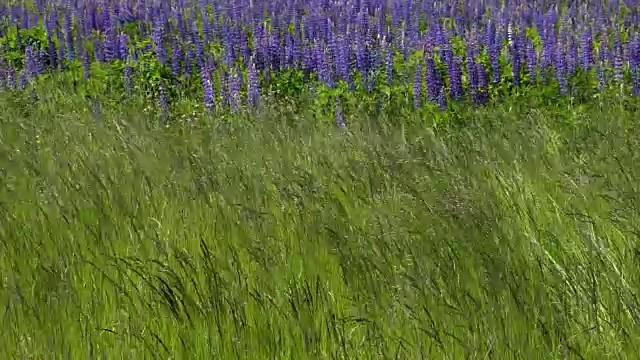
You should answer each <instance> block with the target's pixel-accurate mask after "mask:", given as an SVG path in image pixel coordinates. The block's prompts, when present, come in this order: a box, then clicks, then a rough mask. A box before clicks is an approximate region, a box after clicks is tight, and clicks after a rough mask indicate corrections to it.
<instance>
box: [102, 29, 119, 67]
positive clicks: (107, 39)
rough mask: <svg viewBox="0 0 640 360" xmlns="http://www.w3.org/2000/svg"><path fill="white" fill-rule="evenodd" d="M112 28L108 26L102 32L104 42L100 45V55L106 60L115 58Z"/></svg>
mask: <svg viewBox="0 0 640 360" xmlns="http://www.w3.org/2000/svg"><path fill="white" fill-rule="evenodd" d="M113 31H114V30H113V29H111V28H109V29H108V30H107V32H106V33H105V34H104V42H103V46H102V57H103V60H104V61H106V62H109V61H112V60H113V59H115V58H116V51H117V49H116V44H115V41H114V40H115V36H114V35H115V34H114V32H113Z"/></svg>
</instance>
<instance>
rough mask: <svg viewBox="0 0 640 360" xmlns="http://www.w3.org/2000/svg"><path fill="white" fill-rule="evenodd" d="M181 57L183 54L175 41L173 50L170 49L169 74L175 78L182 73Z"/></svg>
mask: <svg viewBox="0 0 640 360" xmlns="http://www.w3.org/2000/svg"><path fill="white" fill-rule="evenodd" d="M182 55H183V52H182V48H181V47H180V43H179V42H178V41H177V40H175V41H174V42H173V49H171V72H172V73H173V75H174V76H176V77H178V76H180V74H181V73H182Z"/></svg>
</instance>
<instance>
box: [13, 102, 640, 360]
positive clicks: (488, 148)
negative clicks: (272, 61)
mask: <svg viewBox="0 0 640 360" xmlns="http://www.w3.org/2000/svg"><path fill="white" fill-rule="evenodd" d="M60 99H66V100H64V101H63V100H60ZM60 99H59V100H57V101H56V102H51V101H49V102H46V101H44V102H41V103H39V104H36V105H29V103H28V102H26V101H18V100H16V99H13V98H11V97H10V96H9V95H2V96H0V129H1V131H0V329H1V330H0V333H1V336H0V358H3V359H9V358H22V359H45V358H60V359H62V358H64V359H81V358H89V359H95V358H101V359H102V358H104V359H123V358H129V359H144V358H160V359H206V358H212V357H213V358H220V359H236V358H237V359H296V360H298V359H320V358H322V359H383V358H397V359H421V358H424V359H463V358H469V359H486V358H495V359H534V358H536V359H537V358H545V359H581V358H582V359H605V358H616V359H633V358H636V356H637V354H638V351H640V327H639V324H640V300H639V299H638V295H640V294H639V289H640V272H639V271H638V269H639V268H640V267H639V266H640V244H639V243H638V238H639V236H640V209H639V208H638V206H639V204H640V202H639V201H638V198H639V197H640V189H639V188H640V162H639V160H640V131H638V127H637V120H638V119H640V116H639V112H638V111H637V110H636V109H637V100H634V101H635V102H636V105H635V106H636V107H635V108H634V107H631V106H630V105H629V104H628V103H627V102H626V100H625V101H622V100H619V99H616V98H611V99H606V100H602V101H600V102H599V103H598V102H593V103H592V104H591V105H589V106H578V105H575V106H567V107H566V108H562V109H558V108H552V107H533V106H532V107H529V106H527V104H526V103H518V106H513V105H514V103H511V104H510V103H509V102H507V103H506V104H505V105H495V106H491V107H485V108H476V109H470V110H468V112H467V113H465V114H464V116H462V117H461V120H460V122H459V123H455V122H451V123H449V124H445V125H439V126H436V127H431V126H429V127H425V126H421V127H420V126H417V125H406V126H403V127H400V126H382V125H381V124H385V123H388V122H389V121H388V120H389V119H386V120H385V119H378V121H374V120H367V119H357V118H350V119H348V121H347V123H348V124H352V125H350V126H349V128H348V130H337V129H335V127H329V126H327V127H323V126H320V125H318V126H311V125H308V124H312V123H313V122H312V121H308V122H305V121H304V120H305V116H306V115H305V114H304V113H303V114H298V115H296V116H297V118H295V117H293V116H292V115H291V114H288V115H287V114H282V113H278V112H265V114H264V115H261V118H260V119H259V121H256V122H246V121H241V120H238V121H236V122H234V123H225V122H216V121H209V120H211V119H209V120H207V119H204V120H203V122H200V123H194V124H190V125H187V124H183V125H175V126H171V127H160V126H150V125H149V122H148V121H146V119H145V115H144V113H143V111H142V109H140V110H138V107H135V106H125V105H123V106H122V107H120V108H113V109H107V110H104V111H102V112H101V113H100V114H97V113H95V112H93V113H92V112H91V111H90V110H91V109H90V108H89V107H87V106H84V107H82V106H79V105H78V104H79V102H78V99H75V98H71V97H69V98H65V97H61V98H60ZM396 120H397V119H396ZM401 120H402V119H401ZM385 121H386V122H385ZM402 122H403V121H397V122H396V123H402ZM409 123H411V122H407V124H409ZM300 124H302V125H300Z"/></svg>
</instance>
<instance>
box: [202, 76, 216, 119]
mask: <svg viewBox="0 0 640 360" xmlns="http://www.w3.org/2000/svg"><path fill="white" fill-rule="evenodd" d="M200 78H201V80H202V88H203V91H204V107H205V108H206V109H207V110H213V109H214V107H215V105H216V103H215V96H214V94H213V82H212V81H211V73H210V72H209V67H208V66H207V65H204V66H203V69H202V71H201V73H200Z"/></svg>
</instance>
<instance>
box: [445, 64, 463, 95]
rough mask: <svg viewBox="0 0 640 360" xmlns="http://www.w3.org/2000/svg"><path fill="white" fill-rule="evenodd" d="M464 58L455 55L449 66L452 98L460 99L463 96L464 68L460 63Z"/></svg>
mask: <svg viewBox="0 0 640 360" xmlns="http://www.w3.org/2000/svg"><path fill="white" fill-rule="evenodd" d="M461 63H462V59H461V58H459V57H457V56H455V57H453V59H452V60H451V64H450V65H449V67H448V69H447V70H448V72H449V96H451V98H452V99H454V100H458V99H460V98H461V97H462V94H463V92H462V70H461V68H460V64H461Z"/></svg>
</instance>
